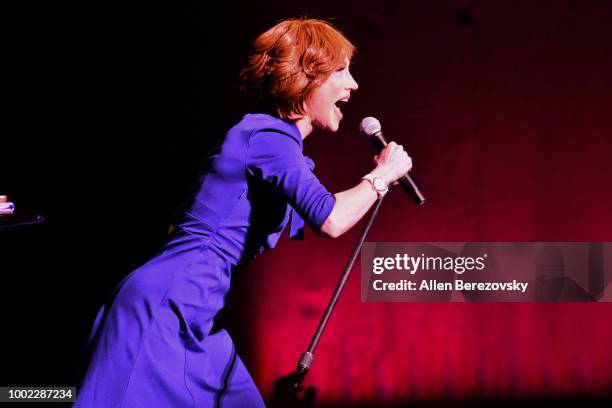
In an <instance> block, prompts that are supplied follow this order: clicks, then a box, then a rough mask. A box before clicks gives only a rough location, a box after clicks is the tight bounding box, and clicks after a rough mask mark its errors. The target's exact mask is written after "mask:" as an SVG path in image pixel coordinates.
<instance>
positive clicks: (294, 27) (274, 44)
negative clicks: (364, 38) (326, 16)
mask: <svg viewBox="0 0 612 408" xmlns="http://www.w3.org/2000/svg"><path fill="white" fill-rule="evenodd" d="M354 52H355V46H354V45H353V44H351V42H350V41H349V40H347V39H346V37H344V35H342V33H341V32H340V31H338V30H337V29H336V28H335V27H334V26H333V25H331V24H330V23H328V22H325V21H322V20H316V19H291V20H285V21H282V22H280V23H278V24H276V25H275V26H274V27H272V28H270V29H269V30H268V31H266V32H265V33H263V34H261V35H260V36H259V37H257V38H256V39H255V41H254V42H253V48H252V51H251V55H250V57H249V61H248V63H247V65H246V67H245V68H244V69H243V70H242V72H241V73H240V79H241V81H242V89H247V90H250V91H252V92H253V93H254V94H255V96H256V97H257V98H258V99H259V101H260V102H261V103H262V104H263V105H264V107H266V108H267V109H270V110H273V111H275V113H276V114H277V115H278V116H279V117H281V118H282V119H287V118H289V116H291V115H292V114H298V115H303V114H304V113H305V112H304V105H305V103H306V102H307V101H308V99H309V97H310V95H311V94H312V92H313V91H314V90H315V89H316V88H317V87H318V86H320V85H321V84H322V83H323V82H324V81H325V80H326V79H327V78H328V77H329V75H330V74H331V73H332V72H334V71H335V70H337V69H339V68H341V67H343V66H344V65H345V62H346V60H347V59H348V60H349V61H350V60H351V59H352V58H353V54H354Z"/></svg>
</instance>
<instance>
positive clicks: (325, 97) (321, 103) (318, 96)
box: [306, 60, 358, 132]
mask: <svg viewBox="0 0 612 408" xmlns="http://www.w3.org/2000/svg"><path fill="white" fill-rule="evenodd" d="M357 87H358V85H357V82H355V80H354V79H353V77H352V76H351V73H350V71H349V61H348V60H346V61H345V63H344V65H343V66H342V67H340V68H339V69H337V70H336V71H334V72H332V73H331V75H330V76H329V77H328V78H327V79H326V80H325V82H323V83H322V84H321V86H319V87H318V88H316V89H315V90H314V91H313V93H312V95H311V96H310V100H309V101H308V102H306V116H308V117H309V118H310V122H311V124H312V126H313V127H317V128H319V129H325V130H329V131H332V132H335V131H336V130H338V126H339V125H340V121H341V120H342V111H341V110H340V107H339V105H341V104H342V103H345V102H348V100H349V98H350V97H351V91H354V90H356V89H357Z"/></svg>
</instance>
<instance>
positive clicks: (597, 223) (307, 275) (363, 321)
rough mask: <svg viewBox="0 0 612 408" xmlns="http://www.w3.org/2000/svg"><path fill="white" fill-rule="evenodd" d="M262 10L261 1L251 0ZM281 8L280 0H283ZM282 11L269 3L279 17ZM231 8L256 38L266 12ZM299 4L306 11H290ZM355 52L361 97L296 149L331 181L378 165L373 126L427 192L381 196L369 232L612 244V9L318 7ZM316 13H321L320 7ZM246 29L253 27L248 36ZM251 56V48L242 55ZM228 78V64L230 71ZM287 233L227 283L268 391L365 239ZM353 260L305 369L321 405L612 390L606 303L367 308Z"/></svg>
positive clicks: (350, 181) (245, 346) (247, 350)
mask: <svg viewBox="0 0 612 408" xmlns="http://www.w3.org/2000/svg"><path fill="white" fill-rule="evenodd" d="M251 7H255V5H253V6H251ZM284 7H285V8H284ZM289 7H290V6H282V5H277V6H274V7H272V6H271V10H273V12H274V13H277V14H278V15H279V16H286V15H295V14H296V11H295V10H292V9H289ZM247 11H252V12H253V14H250V13H249V12H246V13H244V16H242V15H240V16H236V17H235V18H234V21H235V25H236V26H242V27H246V28H247V29H244V30H243V31H242V33H241V34H237V36H238V37H240V36H241V35H244V41H250V40H251V39H252V38H251V37H252V36H253V35H255V34H254V33H256V32H257V30H259V29H263V28H264V27H265V26H266V25H269V20H265V19H263V18H260V19H258V20H256V21H258V22H262V21H264V20H265V21H266V23H265V24H264V23H261V26H257V27H255V26H256V24H255V23H252V22H250V20H249V18H250V17H249V16H252V15H259V14H262V13H261V11H260V12H259V14H257V11H256V10H247ZM300 11H301V10H300ZM304 11H307V12H310V14H311V15H313V14H315V15H316V16H320V17H328V18H330V17H331V18H336V19H335V20H332V21H334V22H335V23H336V24H337V25H338V26H339V27H340V28H341V29H342V30H343V31H344V32H345V33H346V34H347V35H348V36H349V37H350V38H351V39H352V40H353V41H354V42H355V44H356V45H357V46H358V49H359V51H358V56H357V59H356V60H355V64H354V67H353V71H354V76H355V77H356V79H357V81H358V82H359V84H360V88H359V91H358V92H357V93H356V94H355V96H354V98H353V101H352V102H351V104H350V105H349V107H348V108H347V110H348V114H347V115H346V116H345V119H344V121H343V123H342V128H341V131H340V132H338V133H337V134H333V135H330V134H313V135H311V136H309V138H308V139H306V153H307V154H309V155H310V156H311V157H312V158H313V159H314V160H315V162H316V165H317V167H316V172H317V174H318V175H319V177H320V178H321V179H322V180H323V182H324V184H326V185H327V186H328V187H329V188H330V189H331V190H333V191H338V190H342V189H346V188H348V187H351V186H352V185H354V184H355V183H356V182H357V181H358V180H359V179H360V177H361V176H362V175H364V174H365V173H366V172H367V171H369V170H370V169H371V164H372V162H371V156H372V152H371V150H370V146H369V144H367V142H366V141H365V140H362V139H361V138H360V136H359V135H358V132H357V125H358V122H359V120H360V119H361V118H362V117H364V116H370V115H371V116H376V117H378V118H379V119H380V121H381V123H382V126H383V131H384V132H385V134H386V135H387V137H388V139H393V140H396V141H397V142H399V143H402V144H403V145H404V146H405V148H406V150H407V151H409V152H410V154H411V156H412V157H413V160H414V174H415V175H416V177H417V179H418V180H419V182H420V184H421V186H422V189H423V191H424V192H425V194H426V196H427V198H428V200H429V201H428V203H427V204H426V205H425V206H423V207H420V208H417V207H416V206H415V205H414V204H413V203H412V202H411V201H410V200H409V199H408V198H407V197H406V196H405V195H404V194H403V193H402V192H400V191H396V192H394V193H393V194H391V196H390V197H389V198H388V199H387V200H386V201H385V203H384V204H383V207H382V209H381V212H380V214H379V216H378V219H377V221H376V223H375V225H374V227H373V230H372V232H371V234H370V236H369V239H368V240H369V241H389V242H392V241H610V240H612V211H611V210H612V194H610V187H611V182H610V178H611V176H612V160H610V158H611V152H612V140H611V138H612V41H610V39H611V38H612V28H611V27H612V3H610V2H605V1H600V2H591V1H589V2H571V1H564V2H560V1H555V2H551V1H545V2H532V1H520V2H516V1H497V2H489V1H447V2H410V3H408V4H400V2H398V4H378V3H376V4H368V5H367V6H365V5H364V6H359V5H354V4H351V5H350V9H349V6H348V4H344V5H342V4H336V5H320V7H317V6H314V5H313V6H312V7H310V9H309V10H304ZM313 11H314V13H313ZM249 29H252V31H249ZM245 49H246V48H245ZM232 74H233V73H232ZM362 225H363V224H360V226H359V227H357V228H355V229H354V231H351V232H350V233H348V234H346V235H345V236H343V237H341V238H339V239H337V240H330V239H324V238H320V237H316V236H315V235H314V234H312V233H310V234H307V237H306V240H305V241H304V242H302V243H299V242H290V241H288V240H287V239H286V238H284V239H283V240H282V241H281V242H280V243H279V246H278V248H277V249H276V250H275V251H274V254H272V255H270V254H265V255H263V256H261V257H260V258H258V259H257V260H256V261H255V262H254V263H253V264H252V265H251V266H250V268H249V269H248V270H247V271H246V272H245V273H244V275H245V276H238V279H237V280H236V282H235V285H236V288H235V290H236V294H235V297H236V298H240V299H243V300H244V301H243V303H242V307H241V310H240V312H239V313H240V319H241V322H251V323H250V324H251V325H250V327H249V328H248V330H247V332H248V333H249V339H248V340H246V341H245V340H242V341H239V342H238V343H239V346H240V345H242V349H241V350H239V351H240V352H241V353H242V354H243V355H244V359H245V360H246V361H247V363H248V365H250V367H251V370H252V374H253V376H254V378H255V379H256V382H257V383H258V385H259V386H260V388H261V389H262V391H263V393H264V394H265V395H266V396H268V397H269V396H270V394H271V391H272V384H273V382H274V380H275V379H276V378H278V377H280V376H282V375H284V374H287V373H288V372H290V371H291V370H293V369H294V367H295V363H296V361H297V358H298V357H299V355H300V353H301V352H302V351H304V350H305V349H306V347H307V345H308V342H309V340H310V337H311V335H312V333H313V331H314V329H315V328H316V325H317V323H318V320H319V318H320V316H321V314H322V313H323V310H324V308H325V306H326V304H327V301H328V299H329V296H330V294H331V293H332V291H333V288H334V287H335V285H336V282H337V279H338V277H339V274H340V272H341V271H342V268H343V267H344V264H345V262H346V260H347V259H348V257H349V255H350V252H351V249H352V246H353V244H354V242H355V241H356V239H357V236H358V234H359V230H360V229H361V226H362ZM358 268H359V266H356V268H355V270H354V271H353V275H352V276H351V278H350V280H349V283H348V285H347V288H346V290H345V292H344V294H343V296H342V298H341V300H340V302H339V305H338V307H337V310H336V312H335V314H334V315H333V317H332V319H331V322H330V325H329V326H328V329H327V331H326V332H325V333H324V336H323V338H322V341H321V342H320V344H319V348H318V349H317V351H316V353H315V362H314V364H313V367H312V370H311V372H310V373H309V375H308V380H307V385H314V386H315V387H317V389H318V397H317V399H318V401H319V403H322V404H339V403H342V404H343V405H345V404H352V403H358V402H359V403H363V402H376V403H377V404H384V403H389V404H391V403H401V402H402V401H415V400H428V401H432V400H433V401H435V400H448V399H464V400H472V399H478V398H489V397H490V398H497V399H506V398H511V397H518V398H533V397H551V396H552V397H563V396H567V395H570V396H594V395H598V394H601V393H604V392H609V390H610V389H612V325H611V324H610V315H611V313H612V304H610V303H599V304H579V303H558V304H556V303H554V304H553V303H551V304H536V303H525V304H496V303H488V304H487V303H480V304H462V303H439V304H435V303H431V304H424V303H387V304H377V303H362V302H361V301H360V293H359V270H358Z"/></svg>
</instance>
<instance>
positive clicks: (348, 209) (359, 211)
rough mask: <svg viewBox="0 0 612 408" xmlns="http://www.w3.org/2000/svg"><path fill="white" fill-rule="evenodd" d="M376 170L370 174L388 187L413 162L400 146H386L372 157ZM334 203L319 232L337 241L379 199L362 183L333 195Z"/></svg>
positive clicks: (368, 185)
mask: <svg viewBox="0 0 612 408" xmlns="http://www.w3.org/2000/svg"><path fill="white" fill-rule="evenodd" d="M374 163H375V164H376V168H375V169H374V170H372V171H371V172H370V174H372V175H374V176H379V177H382V178H383V180H385V182H386V183H387V185H389V184H391V183H393V182H394V181H395V180H397V179H398V178H400V177H402V176H403V175H404V174H406V173H408V171H410V169H411V168H412V159H411V158H410V156H408V154H406V152H405V151H404V148H403V147H402V146H401V145H398V144H397V143H395V142H391V143H389V144H388V145H387V146H386V147H385V148H384V149H382V150H381V151H380V153H379V154H378V155H376V156H374ZM334 197H335V198H336V204H335V205H334V209H333V210H332V212H331V214H330V215H329V217H328V218H327V220H326V221H325V223H324V224H323V226H322V227H321V232H322V233H323V234H325V235H327V236H329V237H332V238H336V237H339V236H340V235H342V234H344V233H345V232H346V231H348V230H349V229H350V228H351V227H352V226H353V225H355V223H357V221H359V220H360V219H361V217H363V216H364V215H365V213H366V212H367V211H368V209H369V208H370V207H371V206H372V204H374V202H375V201H376V199H377V198H378V193H377V192H375V191H374V190H373V189H372V185H371V184H370V183H369V182H367V181H363V180H362V181H361V182H360V183H359V184H357V185H356V186H355V187H353V188H351V189H348V190H346V191H341V192H339V193H336V194H334Z"/></svg>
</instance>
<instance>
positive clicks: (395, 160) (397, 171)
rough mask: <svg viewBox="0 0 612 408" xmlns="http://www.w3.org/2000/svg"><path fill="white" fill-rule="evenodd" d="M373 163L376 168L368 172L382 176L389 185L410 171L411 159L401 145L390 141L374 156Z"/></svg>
mask: <svg viewBox="0 0 612 408" xmlns="http://www.w3.org/2000/svg"><path fill="white" fill-rule="evenodd" d="M374 164H375V165H376V168H375V169H374V170H372V171H371V172H370V174H372V175H374V176H379V177H382V178H383V179H384V180H385V181H386V183H387V185H389V184H391V183H393V182H394V181H395V180H397V179H398V178H400V177H402V176H403V175H404V174H406V173H408V172H409V171H410V169H411V168H412V159H411V158H410V156H408V153H406V152H405V151H404V147H403V146H402V145H398V144H397V143H395V142H391V143H389V144H388V145H387V146H385V148H384V149H382V150H381V151H380V153H379V154H377V155H376V156H374Z"/></svg>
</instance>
